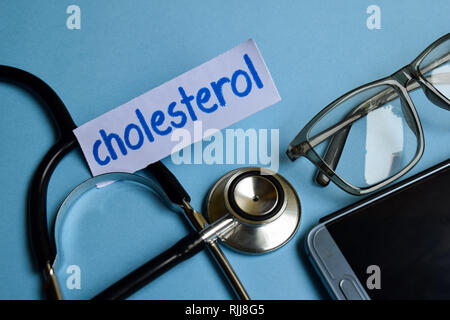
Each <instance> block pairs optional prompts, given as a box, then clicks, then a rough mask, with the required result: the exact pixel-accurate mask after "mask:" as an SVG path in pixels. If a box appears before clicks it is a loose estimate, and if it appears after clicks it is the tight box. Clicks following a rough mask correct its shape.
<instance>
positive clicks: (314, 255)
mask: <svg viewBox="0 0 450 320" xmlns="http://www.w3.org/2000/svg"><path fill="white" fill-rule="evenodd" d="M449 166H450V163H447V164H446V165H443V166H439V167H438V168H436V169H435V170H432V171H429V172H427V173H426V174H423V175H420V176H419V177H417V178H416V179H413V180H411V181H408V182H407V183H403V184H401V185H399V186H398V187H397V188H394V189H392V190H389V191H387V192H383V193H381V194H380V195H379V196H377V197H374V198H372V199H370V200H368V201H366V202H363V203H361V204H360V205H358V206H355V207H352V208H350V209H349V210H347V211H345V212H342V213H341V214H339V215H337V216H335V217H333V218H330V219H329V220H327V221H326V222H322V223H319V224H318V225H316V226H315V227H314V228H313V229H311V230H310V231H309V232H308V235H307V237H306V239H305V250H306V254H307V256H308V259H309V260H310V262H311V264H312V265H313V267H314V269H315V271H316V272H317V274H318V275H319V277H320V279H321V281H322V283H323V284H324V285H325V288H326V289H327V291H328V293H329V294H330V296H331V297H332V298H333V299H336V300H353V299H348V298H347V297H346V295H345V294H344V292H342V289H341V287H340V281H342V280H343V279H335V277H336V276H333V274H332V273H331V272H330V271H329V268H327V265H326V263H325V262H324V261H323V260H322V258H321V257H320V254H319V251H318V250H317V248H316V246H315V243H314V240H315V238H316V237H317V235H318V234H319V233H320V232H323V231H325V232H326V233H327V234H328V236H329V238H330V239H331V241H332V246H335V250H336V253H335V254H336V255H338V256H339V259H340V260H341V263H342V264H344V266H345V269H347V268H346V267H348V269H349V270H351V267H350V265H349V263H348V262H347V260H346V259H345V257H344V256H343V254H342V252H341V251H340V249H339V248H338V247H337V244H336V243H335V242H334V240H333V238H332V237H331V235H330V234H329V232H328V230H327V228H326V224H328V223H330V222H332V221H334V220H337V219H339V218H341V217H342V216H344V215H347V214H350V213H351V212H353V211H356V210H358V209H360V208H362V207H364V206H367V205H368V204H370V203H372V202H374V201H377V200H379V199H381V198H383V197H386V196H388V195H389V194H392V193H394V192H396V191H398V190H400V189H403V188H405V187H407V186H409V185H411V184H413V183H415V182H417V181H420V180H421V179H424V178H426V177H428V176H430V175H432V174H434V173H436V172H438V171H440V170H443V169H445V168H447V167H449ZM347 276H350V278H352V279H351V280H354V284H355V285H356V289H357V290H358V293H360V294H361V299H362V300H370V297H369V295H368V294H367V292H366V291H365V289H364V287H363V286H362V284H361V282H360V281H359V280H358V278H357V277H356V275H355V273H354V272H353V270H351V273H350V274H349V275H347Z"/></svg>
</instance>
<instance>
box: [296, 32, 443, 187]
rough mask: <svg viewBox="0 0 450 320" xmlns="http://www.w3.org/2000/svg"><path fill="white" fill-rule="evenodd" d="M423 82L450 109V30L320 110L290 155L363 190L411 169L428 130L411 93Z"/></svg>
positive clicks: (324, 178) (326, 177) (319, 177)
mask: <svg viewBox="0 0 450 320" xmlns="http://www.w3.org/2000/svg"><path fill="white" fill-rule="evenodd" d="M419 87H421V88H422V89H423V91H424V92H425V95H426V97H427V98H428V99H429V100H430V101H431V102H432V103H433V104H435V105H436V106H439V107H441V108H444V109H446V110H450V33H448V34H447V35H445V36H443V37H442V38H440V39H438V40H436V41H435V42H434V43H432V44H431V45H430V46H429V47H428V48H427V49H425V50H424V51H423V52H422V53H421V54H420V55H419V56H418V57H417V58H416V59H414V61H412V62H411V63H410V64H409V65H407V66H405V67H403V68H401V69H400V70H398V71H397V72H395V73H394V74H392V75H391V76H389V77H386V78H383V79H380V80H377V81H374V82H370V83H368V84H365V85H363V86H361V87H359V88H356V89H354V90H352V91H350V92H348V93H346V94H344V95H343V96H341V97H340V98H338V99H336V100H335V101H333V102H332V103H331V104H329V105H328V106H327V107H325V108H324V109H323V110H322V111H320V112H319V113H318V114H317V115H316V116H315V117H314V118H313V119H312V120H311V121H310V122H309V123H308V124H307V125H306V126H305V127H304V128H303V129H302V130H301V131H300V132H299V133H298V134H297V136H296V137H295V138H294V140H292V141H291V143H290V144H289V148H288V150H287V155H288V157H289V158H290V159H291V160H292V161H294V160H296V159H297V158H299V157H301V156H304V157H306V158H308V159H309V160H310V161H311V162H312V163H313V164H314V165H316V166H317V167H318V171H317V174H316V176H315V180H316V182H317V183H319V184H320V185H322V186H326V185H328V183H329V182H330V180H331V181H333V182H334V183H335V184H336V185H338V186H339V187H340V188H342V189H343V190H345V191H347V192H349V193H351V194H355V195H362V194H367V193H370V192H373V191H375V190H377V189H380V188H382V187H384V186H385V185H387V184H389V183H391V182H392V181H394V180H396V179H398V178H399V177H401V176H402V175H404V174H405V173H407V172H408V171H409V170H410V169H411V168H412V167H413V166H414V165H415V164H416V163H417V162H418V161H419V159H420V158H421V156H422V154H423V151H424V136H423V131H422V126H421V124H420V120H419V117H418V115H417V111H416V109H415V107H414V104H413V102H412V100H411V97H410V95H409V92H410V91H413V90H416V89H418V88H419Z"/></svg>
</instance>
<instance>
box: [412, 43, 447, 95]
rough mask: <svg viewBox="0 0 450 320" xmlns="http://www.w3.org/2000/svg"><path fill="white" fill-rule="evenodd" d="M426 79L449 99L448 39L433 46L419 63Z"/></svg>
mask: <svg viewBox="0 0 450 320" xmlns="http://www.w3.org/2000/svg"><path fill="white" fill-rule="evenodd" d="M419 71H420V72H421V73H422V75H423V76H424V77H425V79H426V81H428V83H430V84H431V85H432V86H433V87H435V88H436V89H437V90H438V91H439V92H440V93H441V94H442V95H444V96H445V97H446V98H447V99H450V39H449V40H447V41H445V42H443V43H441V44H440V45H439V46H437V47H436V48H434V49H433V50H432V51H431V52H430V53H429V54H428V55H427V56H426V57H425V58H424V59H423V61H422V62H421V63H420V65H419Z"/></svg>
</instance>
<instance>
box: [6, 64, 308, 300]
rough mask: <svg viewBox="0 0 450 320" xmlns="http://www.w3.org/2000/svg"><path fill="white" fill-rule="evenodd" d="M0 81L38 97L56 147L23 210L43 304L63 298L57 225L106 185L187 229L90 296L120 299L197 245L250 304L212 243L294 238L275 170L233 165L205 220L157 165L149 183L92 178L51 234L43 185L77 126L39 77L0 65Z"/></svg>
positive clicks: (289, 196) (294, 210)
mask: <svg viewBox="0 0 450 320" xmlns="http://www.w3.org/2000/svg"><path fill="white" fill-rule="evenodd" d="M0 79H2V80H6V81H10V82H12V83H16V84H18V85H21V86H23V87H25V88H27V89H28V90H30V91H31V92H33V93H34V94H35V95H36V96H37V97H38V98H40V99H41V100H42V101H43V102H44V103H45V104H46V105H47V107H48V111H49V113H50V115H51V117H52V118H53V121H54V124H55V128H56V131H57V136H58V138H57V141H56V143H55V144H54V146H53V147H51V148H50V150H49V151H48V152H47V154H46V155H45V157H44V158H43V160H42V161H41V163H40V164H39V166H38V168H37V170H36V171H35V173H34V176H33V179H32V182H31V185H30V188H29V192H28V208H27V210H28V225H29V234H30V240H31V245H32V248H33V250H34V253H35V258H36V262H37V265H38V268H39V270H40V271H41V272H42V274H43V280H44V289H45V291H46V296H47V297H48V298H49V299H62V294H61V290H60V287H59V284H58V279H57V277H56V274H55V271H54V263H55V261H56V258H57V249H58V248H59V247H60V245H59V240H58V239H60V238H61V236H60V235H59V233H60V232H61V231H60V230H61V227H60V226H61V225H62V224H63V222H64V221H65V219H66V218H67V216H68V215H69V214H70V211H71V208H72V206H73V205H74V203H76V202H77V201H78V200H79V199H80V198H81V197H82V196H83V195H85V194H86V193H88V192H89V191H90V190H93V189H96V188H98V187H99V186H105V185H106V188H107V185H110V184H111V183H112V182H114V183H116V182H120V181H126V182H128V183H134V184H138V185H140V186H143V187H145V188H147V189H148V190H150V191H152V192H153V193H154V194H156V195H157V196H158V197H159V198H160V199H161V200H163V202H164V203H165V204H166V205H167V206H168V207H170V208H171V209H173V210H178V211H180V210H181V211H182V212H184V214H185V215H186V217H187V218H188V220H189V222H190V224H191V225H192V227H193V229H194V230H193V231H192V232H191V233H189V234H188V235H187V236H185V237H184V238H182V239H181V240H179V241H178V242H177V243H176V244H175V245H173V246H172V247H170V248H169V249H168V250H166V251H164V252H163V253H161V254H160V255H158V256H156V257H155V258H153V259H151V260H150V261H148V262H147V263H145V264H144V265H142V266H141V267H139V268H138V269H136V270H134V271H133V272H131V273H130V274H128V275H127V276H125V277H124V278H122V279H121V280H119V281H118V282H116V283H115V284H113V285H112V286H110V287H109V288H107V289H106V290H104V291H103V292H101V293H100V294H98V295H97V296H96V297H95V298H96V299H123V298H126V297H128V296H130V295H131V294H133V293H134V292H136V291H137V290H139V289H140V288H142V287H143V286H145V285H146V284H148V283H149V282H150V281H152V280H153V279H155V278H157V277H158V276H160V275H162V274H163V273H165V272H166V271H168V270H169V269H171V268H172V267H174V266H176V265H177V264H179V263H180V262H182V261H184V260H186V259H188V258H190V257H192V256H194V255H195V254H196V253H198V252H200V251H201V250H203V249H204V248H208V251H209V252H210V253H211V254H212V255H213V257H214V258H215V261H216V262H217V264H218V265H219V267H220V268H221V270H222V271H223V272H224V274H225V276H226V277H227V279H228V280H229V283H230V284H231V286H232V287H233V289H234V291H235V292H236V294H237V296H238V297H239V298H240V299H250V298H249V295H248V294H247V292H246V290H245V288H244V286H243V285H242V283H241V281H240V280H239V278H238V276H237V275H236V273H235V271H234V270H233V268H232V266H231V264H230V263H229V262H228V260H227V258H226V257H225V255H224V253H223V251H222V250H221V248H220V247H219V245H218V241H221V242H223V243H224V244H226V245H228V246H229V247H231V248H233V249H235V250H237V251H239V252H244V253H252V254H258V253H266V252H270V251H273V250H275V249H278V248H280V247H281V246H283V245H284V244H286V243H287V242H288V241H289V240H290V239H291V238H292V237H293V235H294V234H295V233H296V231H297V229H298V226H299V223H300V217H301V205H300V200H299V198H298V195H297V193H296V192H295V190H294V188H293V186H292V185H291V184H290V183H289V182H288V181H287V180H286V179H285V178H284V177H282V176H281V175H279V174H278V173H275V172H271V171H269V170H266V169H261V168H239V169H236V170H233V171H231V172H229V173H227V174H226V175H224V176H223V177H221V178H220V179H219V180H218V181H217V182H216V183H215V184H214V185H213V186H212V188H211V189H210V191H209V193H208V195H207V198H206V200H205V210H206V213H207V216H208V221H207V220H206V219H205V217H204V216H203V215H202V214H201V213H199V212H198V211H196V210H195V209H194V208H193V207H192V206H191V204H190V196H189V194H188V193H187V192H186V190H185V189H184V188H183V186H182V185H181V183H180V182H179V181H178V180H177V178H176V177H175V176H174V175H173V174H172V172H170V170H169V169H168V168H167V167H166V166H165V165H164V164H163V163H162V162H160V161H158V162H156V163H153V164H151V165H149V166H148V167H147V168H145V170H146V171H147V172H149V173H150V174H151V175H152V176H153V177H154V178H155V180H156V181H153V180H151V179H149V178H146V177H144V176H141V175H137V174H130V173H119V172H117V173H108V174H103V175H99V176H96V177H93V178H90V179H88V180H86V181H84V182H83V183H81V184H80V185H78V186H77V187H76V188H75V189H74V190H73V191H72V192H71V193H70V194H69V195H68V196H67V197H66V199H65V200H64V201H63V203H62V205H61V206H60V208H59V210H58V214H57V218H56V221H55V228H54V230H55V232H54V235H53V237H51V236H50V234H49V232H48V228H47V227H48V226H47V208H46V207H47V187H48V183H49V180H50V177H51V175H52V173H53V171H54V169H55V168H56V166H57V164H58V163H59V162H60V161H61V159H62V158H63V157H64V156H65V155H66V154H68V153H69V152H70V151H71V150H73V149H75V147H76V146H78V143H77V140H76V138H75V136H74V134H73V132H72V131H73V129H75V128H76V125H75V123H74V122H73V120H72V118H71V116H70V114H69V112H68V111H67V109H66V107H65V105H64V104H63V102H62V101H61V99H60V98H59V97H58V96H57V94H56V93H55V92H54V91H53V90H52V89H51V88H50V87H49V86H48V85H47V84H46V83H45V82H44V81H42V80H41V79H39V78H37V77H36V76H34V75H32V74H30V73H28V72H25V71H23V70H20V69H17V68H12V67H8V66H0Z"/></svg>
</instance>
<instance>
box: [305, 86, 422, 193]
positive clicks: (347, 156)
mask: <svg viewBox="0 0 450 320" xmlns="http://www.w3.org/2000/svg"><path fill="white" fill-rule="evenodd" d="M349 119H353V120H354V121H351V123H350V124H348V125H347V126H346V127H345V128H344V129H342V130H340V131H338V132H337V133H336V134H334V135H333V136H331V137H328V139H326V140H325V141H323V142H322V143H320V144H319V145H317V146H315V147H314V152H316V153H317V155H319V156H320V157H321V159H322V160H323V161H324V162H326V163H327V164H328V165H329V166H330V167H331V169H334V171H335V173H336V174H337V175H339V176H340V177H341V178H342V179H343V180H345V181H346V182H347V183H349V184H351V185H353V186H355V187H358V188H367V187H371V186H374V185H376V184H378V183H380V182H382V181H384V180H386V179H389V178H391V177H392V176H394V175H395V174H397V173H399V172H400V171H401V170H402V169H403V168H405V167H406V166H407V165H408V164H409V163H410V162H411V161H412V160H413V159H414V157H415V155H416V153H417V150H418V148H419V138H418V135H419V134H418V128H417V124H416V122H415V120H414V117H413V115H412V114H411V111H410V109H409V107H408V106H407V104H406V101H404V97H403V96H402V95H401V94H400V93H399V92H398V91H397V89H396V88H394V87H391V86H388V85H381V86H377V87H374V88H371V89H367V90H364V91H362V92H360V93H358V94H356V95H353V96H351V97H349V98H347V99H346V100H345V101H343V102H341V103H340V104H339V105H337V106H335V108H334V109H332V110H331V111H330V112H329V113H328V114H326V115H325V116H324V117H323V118H322V119H321V120H320V121H319V122H318V123H317V126H315V127H314V128H312V130H311V132H310V134H309V139H310V140H311V139H313V138H314V137H317V135H319V134H321V133H323V130H327V129H328V128H332V127H336V126H337V125H339V123H343V122H345V121H348V120H349ZM337 151H338V152H337ZM339 151H340V152H341V156H340V158H339V160H338V161H335V160H336V158H333V157H335V155H336V154H339ZM333 163H336V167H335V168H333Z"/></svg>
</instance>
